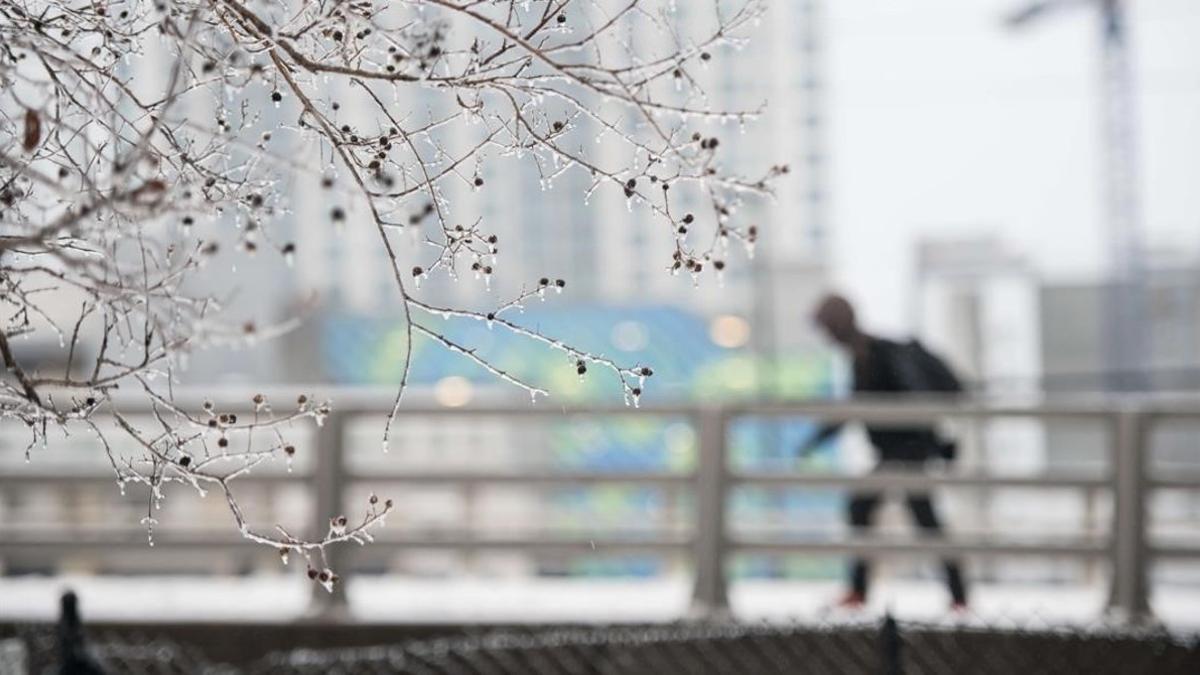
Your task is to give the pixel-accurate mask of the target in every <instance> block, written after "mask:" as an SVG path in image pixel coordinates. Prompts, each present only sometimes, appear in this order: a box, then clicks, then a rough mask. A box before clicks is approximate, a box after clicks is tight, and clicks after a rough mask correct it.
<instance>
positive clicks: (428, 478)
mask: <svg viewBox="0 0 1200 675" xmlns="http://www.w3.org/2000/svg"><path fill="white" fill-rule="evenodd" d="M348 480H350V481H355V482H364V481H372V482H379V483H467V484H478V483H506V484H524V483H528V484H540V483H550V484H558V483H567V484H569V483H638V484H662V485H667V484H672V485H673V484H689V483H691V482H692V481H694V480H695V476H694V475H692V474H690V473H665V472H649V473H611V472H603V471H596V472H580V471H571V472H567V471H564V472H561V473H560V472H544V473H528V474H519V473H506V472H497V473H483V472H480V471H477V470H476V471H471V470H463V471H436V472H435V471H422V472H419V473H418V472H413V473H377V474H364V473H352V474H351V475H350V476H348Z"/></svg>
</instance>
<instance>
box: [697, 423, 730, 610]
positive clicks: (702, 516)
mask: <svg viewBox="0 0 1200 675" xmlns="http://www.w3.org/2000/svg"><path fill="white" fill-rule="evenodd" d="M694 420H695V421H694V424H695V425H696V433H697V435H698V437H699V452H698V454H697V457H696V496H695V503H696V523H695V535H694V544H693V545H694V547H695V551H694V556H693V558H694V567H695V570H696V587H695V590H694V591H693V594H692V613H693V614H695V615H707V614H714V613H722V612H726V611H728V609H729V597H728V593H727V588H726V584H725V554H726V549H727V540H726V533H725V500H726V493H727V490H728V478H729V468H728V466H727V464H726V462H727V459H728V458H727V455H726V447H725V445H726V441H727V439H726V434H727V432H728V429H727V428H726V416H725V411H724V410H722V409H720V408H715V407H705V408H702V409H701V410H700V411H699V413H698V414H697V416H696V417H695V418H694Z"/></svg>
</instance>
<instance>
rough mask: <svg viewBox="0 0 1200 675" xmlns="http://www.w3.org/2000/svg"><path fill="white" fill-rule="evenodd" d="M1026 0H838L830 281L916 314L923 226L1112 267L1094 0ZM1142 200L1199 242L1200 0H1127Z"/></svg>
mask: <svg viewBox="0 0 1200 675" xmlns="http://www.w3.org/2000/svg"><path fill="white" fill-rule="evenodd" d="M1023 2H1024V0H901V1H896V0H836V1H835V0H830V1H829V2H826V3H825V6H826V13H827V17H826V20H827V27H828V30H827V40H828V41H827V45H828V48H829V53H828V58H829V64H828V69H827V73H828V76H829V87H830V89H829V92H828V95H829V104H830V109H829V113H830V120H831V122H830V124H831V130H830V137H829V142H830V153H831V162H832V174H831V177H830V181H831V185H830V187H831V190H832V200H833V202H832V223H833V229H834V238H833V266H834V272H833V273H834V280H835V282H836V283H838V284H839V285H840V286H842V287H843V288H846V289H847V290H848V291H849V292H850V293H851V294H852V295H854V296H855V297H858V298H860V299H861V300H863V301H864V304H865V305H866V306H865V307H864V311H865V313H866V315H867V317H868V320H869V321H870V322H871V324H872V325H873V326H875V327H877V328H882V329H885V330H895V331H904V330H908V329H909V328H910V326H908V321H909V314H908V309H907V307H908V305H907V302H908V298H909V295H910V291H911V285H910V283H909V282H910V279H911V277H912V269H913V268H912V259H911V254H912V249H913V244H914V243H915V241H916V240H917V238H919V237H921V236H924V235H932V234H942V235H949V236H953V235H968V234H971V233H976V232H978V233H986V232H992V233H997V234H999V235H1000V236H1001V237H1002V238H1003V239H1004V240H1005V241H1006V242H1008V243H1009V244H1011V245H1012V247H1013V248H1015V249H1017V250H1019V251H1021V252H1022V253H1024V254H1026V255H1028V256H1029V257H1030V259H1031V261H1032V262H1033V263H1034V264H1035V265H1036V267H1037V269H1038V270H1039V272H1040V274H1041V275H1042V276H1044V277H1046V278H1048V279H1053V280H1091V279H1095V278H1097V277H1098V275H1100V274H1101V273H1102V271H1103V267H1104V263H1105V249H1104V241H1103V239H1102V237H1101V234H1102V227H1103V225H1102V223H1103V218H1102V213H1103V212H1102V209H1101V198H1102V194H1101V192H1100V185H1101V183H1100V180H1101V177H1102V172H1101V167H1102V164H1101V157H1102V155H1101V154H1100V152H1101V146H1100V140H1101V132H1100V117H1099V107H1098V102H1099V100H1100V99H1099V72H1100V62H1099V57H1100V41H1099V39H1100V24H1099V19H1098V15H1097V11H1096V10H1095V9H1094V8H1089V7H1076V8H1070V9H1065V10H1062V11H1060V12H1058V13H1056V14H1054V15H1052V16H1047V17H1045V18H1044V19H1043V20H1041V21H1039V22H1038V23H1037V24H1036V25H1031V26H1029V27H1028V28H1026V29H1024V30H1021V31H1013V30H1009V29H1007V28H1005V27H1004V26H1003V25H1002V23H1001V17H1002V16H1003V15H1004V14H1005V12H1006V11H1007V10H1009V9H1011V8H1013V7H1016V6H1019V5H1020V4H1022V3H1023ZM1129 5H1130V7H1131V10H1132V11H1131V28H1132V39H1133V47H1134V50H1135V51H1134V58H1135V63H1136V67H1137V76H1136V80H1137V88H1138V96H1139V109H1138V112H1139V116H1140V125H1139V131H1140V150H1141V175H1142V186H1141V187H1142V196H1143V217H1144V224H1145V229H1146V232H1147V237H1148V239H1149V240H1150V241H1151V242H1152V244H1154V245H1158V246H1162V245H1169V246H1172V247H1176V248H1183V249H1186V250H1189V251H1191V252H1192V253H1193V254H1194V253H1196V252H1200V0H1129Z"/></svg>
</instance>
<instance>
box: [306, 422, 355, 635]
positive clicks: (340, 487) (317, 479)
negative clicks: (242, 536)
mask: <svg viewBox="0 0 1200 675" xmlns="http://www.w3.org/2000/svg"><path fill="white" fill-rule="evenodd" d="M345 443H346V415H345V413H341V412H338V411H337V410H336V409H334V410H333V411H332V412H331V413H330V414H329V415H328V416H327V417H326V418H325V423H324V424H323V425H322V426H321V427H320V428H319V429H318V430H317V447H316V454H317V462H316V466H315V467H314V468H313V472H314V473H313V484H314V488H315V490H314V492H315V493H316V504H315V505H314V506H315V508H314V510H313V520H312V531H311V536H312V537H316V538H320V537H323V536H325V533H326V532H327V531H328V530H329V519H330V518H333V517H335V516H338V515H341V514H342V513H343V511H344V510H345V508H346V499H345V488H346V480H345V479H346V464H345V452H344V446H345ZM346 546H347V545H346V544H340V545H335V546H330V547H328V548H327V549H326V550H325V560H326V561H327V564H328V565H329V568H330V569H332V570H334V571H335V572H337V574H338V576H340V577H341V579H340V581H339V582H338V584H337V585H335V586H334V587H333V591H332V592H330V591H326V590H325V589H324V587H322V586H321V585H320V584H317V583H314V584H313V590H312V600H311V602H310V603H309V610H308V616H309V617H310V618H313V619H321V620H328V619H341V618H345V617H346V616H347V614H348V608H349V605H348V603H347V601H346V582H347V581H348V580H349V578H350V569H349V568H348V567H347V566H346V562H347V559H346V556H345V555H344V552H345V549H346Z"/></svg>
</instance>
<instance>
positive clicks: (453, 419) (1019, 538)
mask: <svg viewBox="0 0 1200 675" xmlns="http://www.w3.org/2000/svg"><path fill="white" fill-rule="evenodd" d="M241 398H244V397H241ZM241 398H235V397H228V400H224V401H222V400H220V398H219V397H218V400H217V404H218V406H224V407H222V408H221V409H230V410H232V409H235V407H236V406H238V405H244V404H245V402H244V401H241ZM332 398H333V400H334V408H333V413H332V414H331V415H330V416H329V417H328V419H327V420H326V422H325V424H324V425H323V426H322V427H321V428H320V429H319V430H318V432H317V434H316V438H315V447H314V453H313V454H314V455H315V465H314V466H313V467H312V469H311V470H310V471H306V472H300V473H297V474H282V473H279V474H269V473H259V474H255V475H253V476H250V477H248V478H249V479H250V480H252V481H261V482H264V483H274V484H278V483H284V484H301V485H302V484H308V485H309V488H310V489H311V491H312V493H313V494H314V495H315V508H314V509H313V510H312V514H313V515H312V524H311V528H312V531H313V532H318V533H320V532H324V531H325V529H326V527H327V525H328V520H329V517H330V515H331V514H338V513H342V512H344V510H345V509H346V508H347V497H348V494H349V491H350V490H351V488H352V486H356V485H363V484H366V485H370V484H371V483H372V481H376V482H387V483H389V484H390V483H401V484H405V485H409V486H414V485H415V486H429V485H464V486H491V485H511V486H566V485H601V484H603V485H642V486H659V487H664V488H670V489H674V490H688V491H690V492H691V493H692V495H693V499H692V500H691V502H690V503H691V504H693V505H694V514H693V515H692V517H691V519H690V522H691V527H690V529H689V530H688V531H687V532H678V531H671V532H660V533H646V532H641V531H638V532H635V533H633V534H629V533H616V534H600V533H595V532H587V531H576V532H571V533H567V534H566V535H562V534H561V533H559V534H553V535H551V534H548V533H546V532H533V533H529V534H521V535H518V536H513V535H503V534H501V535H499V536H492V535H493V534H494V533H488V532H472V531H459V532H448V531H436V532H421V531H411V530H403V529H401V530H400V531H392V532H389V531H388V530H387V529H386V528H385V529H384V530H382V531H380V533H379V536H378V538H377V541H376V542H375V543H373V544H372V545H371V546H372V547H373V548H374V549H378V550H382V551H392V552H395V551H402V550H406V549H407V550H411V549H451V550H464V551H476V550H514V551H522V552H550V551H562V552H584V553H586V552H589V551H593V552H594V551H602V552H612V553H616V552H626V551H631V552H650V551H659V552H663V551H667V552H675V553H677V554H680V555H683V556H685V557H687V558H690V561H691V567H692V569H693V570H694V575H695V586H694V589H695V590H694V596H693V600H694V603H695V606H696V608H697V610H698V611H708V612H720V611H723V610H725V609H727V607H728V593H727V571H728V567H729V563H730V561H731V559H732V557H733V556H735V555H737V554H742V553H761V552H767V553H788V554H812V555H821V556H830V555H843V554H853V555H856V556H867V557H891V556H937V557H940V556H944V555H966V556H972V557H978V558H983V559H987V558H993V557H1001V556H1003V557H1008V556H1018V555H1028V556H1052V557H1056V558H1063V557H1070V558H1080V559H1087V560H1093V561H1097V560H1098V561H1107V562H1108V563H1109V566H1110V569H1111V580H1112V592H1111V596H1110V602H1109V604H1110V606H1111V608H1113V609H1115V610H1119V611H1120V612H1122V613H1123V614H1124V615H1125V616H1128V617H1130V618H1138V617H1144V616H1146V615H1148V613H1149V611H1150V608H1149V602H1148V596H1149V589H1148V576H1149V574H1148V573H1149V568H1150V566H1151V564H1152V563H1153V562H1154V561H1156V560H1162V559H1184V558H1197V559H1200V547H1189V546H1180V545H1168V544H1162V543H1158V542H1155V541H1152V539H1151V537H1150V536H1149V534H1148V504H1149V501H1150V496H1151V494H1152V492H1153V491H1154V490H1158V489H1164V488H1169V489H1200V472H1194V473H1192V474H1183V473H1180V472H1178V471H1173V472H1171V473H1170V474H1169V475H1158V474H1156V473H1154V472H1153V471H1151V467H1150V463H1149V443H1148V436H1149V434H1150V432H1151V430H1152V429H1153V428H1154V426H1155V425H1157V424H1159V423H1160V422H1162V421H1163V420H1169V419H1175V420H1178V419H1184V420H1193V421H1200V404H1198V403H1193V402H1169V401H1162V400H1156V399H1150V398H1139V397H1118V398H1105V399H1098V400H1094V401H1082V402H1046V401H1041V402H1035V403H1029V404H1004V403H994V402H986V401H976V400H899V399H892V400H885V399H876V400H857V401H852V402H812V403H786V404H785V403H778V404H775V403H773V404H731V405H682V406H644V407H643V408H640V409H637V410H634V409H631V408H628V407H623V406H622V407H602V406H587V407H570V406H568V407H562V406H551V405H549V404H547V403H544V402H543V403H539V404H537V405H529V404H517V405H512V404H505V405H478V406H469V407H459V408H454V407H443V406H437V405H432V404H426V403H422V402H420V401H417V402H415V403H413V404H411V405H406V406H405V407H403V408H402V409H401V411H400V418H399V420H398V421H397V424H398V425H401V426H403V425H404V424H405V422H406V421H414V420H420V421H421V422H422V423H423V424H430V423H436V424H438V425H464V424H472V423H473V422H474V421H476V420H479V419H500V420H503V421H505V422H514V421H519V422H521V423H533V424H551V423H554V422H563V421H571V420H587V419H605V418H610V419H611V418H628V417H630V416H635V417H639V418H642V417H644V418H661V419H671V420H681V421H686V423H687V424H688V425H690V427H691V429H692V431H693V436H694V438H695V439H697V440H696V446H697V452H696V458H695V461H694V463H692V465H691V466H690V467H689V468H687V469H685V470H679V471H665V470H664V471H658V470H646V471H643V470H637V471H624V472H623V471H617V470H595V469H568V470H554V469H542V468H528V467H514V468H504V469H496V468H486V467H485V468H479V467H477V466H464V467H455V468H450V469H447V468H440V467H439V468H436V469H435V470H421V469H417V470H411V466H410V465H405V466H406V467H408V468H409V469H410V470H408V471H398V472H391V471H389V472H388V473H386V474H377V473H374V472H371V471H363V470H361V468H360V469H355V468H354V466H353V462H350V461H348V454H349V453H348V450H347V448H348V446H349V445H350V440H349V437H348V436H349V435H348V428H349V425H350V424H351V423H352V422H353V421H354V420H355V419H358V418H367V417H371V416H381V415H383V414H386V411H387V410H388V408H389V407H390V400H389V399H388V397H387V396H385V395H380V394H379V393H378V392H363V391H355V390H348V391H340V392H334V393H333V396H332ZM180 399H181V401H182V402H183V404H184V405H187V404H188V402H189V401H188V399H187V395H182V396H181V397H180ZM192 403H195V404H196V406H197V407H199V405H200V398H199V397H197V400H196V401H193V402H192ZM129 405H130V406H134V405H136V404H135V403H134V402H133V401H132V400H131V402H130V404H129ZM123 410H125V411H127V412H136V409H135V408H131V407H126V408H123ZM785 418H804V419H810V420H818V421H846V420H854V421H862V422H867V423H925V422H931V421H940V420H953V419H959V420H968V421H987V420H997V419H1033V420H1040V421H1043V422H1046V421H1054V420H1075V421H1088V422H1090V423H1095V424H1099V425H1103V427H1104V428H1105V429H1106V430H1107V433H1106V436H1107V438H1108V447H1107V448H1106V451H1107V453H1108V461H1107V462H1104V463H1103V466H1104V467H1106V468H1105V469H1104V470H1103V471H1090V472H1081V471H1072V472H1066V471H1062V470H1054V471H1047V472H1042V473H1038V474H1033V475H1019V476H1015V475H1008V474H999V475H998V474H993V473H987V472H985V471H982V470H980V469H967V468H961V469H960V468H957V467H956V466H955V465H953V464H952V465H949V466H948V467H944V468H942V469H938V470H930V471H895V470H892V471H888V470H880V471H876V472H872V473H868V474H862V475H847V474H842V473H832V472H823V473H814V472H809V471H805V472H767V471H762V470H743V469H739V468H736V467H734V466H732V465H731V461H730V460H731V451H730V447H731V439H730V435H731V434H730V432H731V428H732V425H733V424H735V423H737V422H739V421H741V420H746V419H785ZM34 467H35V468H33V469H28V468H24V469H23V470H21V471H10V470H9V469H6V468H2V467H0V491H3V489H4V488H5V487H6V486H12V485H14V484H20V483H23V482H24V483H27V482H29V481H33V482H37V483H45V484H46V485H47V486H48V487H50V488H54V487H64V486H70V485H73V484H75V483H80V482H95V481H103V480H111V479H112V477H111V476H105V475H104V474H102V473H99V472H97V473H61V472H57V473H56V472H42V473H38V471H37V470H36V464H35V465H34ZM747 485H748V486H777V487H778V486H788V487H793V488H813V489H829V488H840V489H845V490H847V491H851V492H855V491H879V490H882V489H905V490H917V491H927V490H931V489H934V488H938V487H947V486H958V487H971V488H980V489H991V488H1014V487H1032V488H1065V489H1079V490H1086V491H1091V492H1107V493H1109V494H1111V496H1112V502H1113V505H1114V507H1113V508H1114V511H1113V514H1114V515H1113V521H1112V525H1111V527H1110V528H1108V532H1107V534H1106V535H1105V534H1099V535H1097V534H1095V533H1085V534H1083V535H1081V536H1079V537H1074V538H1071V537H1062V536H1054V537H1041V538H1036V537H1029V536H1025V535H1023V534H1022V532H1021V530H1020V526H1019V524H1017V526H1016V527H1014V528H1012V529H1011V530H1010V531H1005V532H1003V533H992V532H988V533H985V534H983V535H973V536H969V535H962V534H960V535H955V534H953V533H951V534H947V535H945V536H942V537H938V538H929V537H920V538H909V539H896V538H894V537H877V536H876V537H868V536H851V537H830V538H794V537H790V538H783V537H776V536H763V535H748V534H739V533H737V532H735V531H733V530H732V528H731V527H730V524H729V522H728V512H729V506H730V501H731V494H732V492H733V491H734V490H736V489H737V488H738V487H739V486H747ZM168 508H169V507H168ZM5 529H8V530H9V531H7V532H5V533H3V535H2V536H0V558H5V557H21V556H26V557H27V556H30V555H33V554H41V555H44V556H61V555H68V554H71V553H77V552H81V551H82V552H91V551H96V550H113V549H116V548H119V547H125V546H130V545H137V544H143V545H144V542H145V534H144V532H143V533H139V532H137V531H135V530H133V529H129V530H123V531H120V532H114V531H103V532H95V531H93V532H89V531H88V530H87V529H85V528H79V529H75V530H58V529H50V530H46V531H28V530H21V531H13V530H11V529H9V528H5ZM249 546H253V545H252V544H249V543H248V542H245V541H244V540H241V539H238V538H237V537H236V534H231V535H229V536H225V535H218V534H199V533H188V532H172V531H170V528H165V527H164V528H162V529H161V530H160V531H159V532H157V533H156V536H155V551H156V552H158V551H163V550H168V551H170V550H193V551H195V550H209V551H223V550H243V549H244V548H245V547H249ZM353 548H356V547H345V546H343V547H333V548H331V549H330V550H329V552H328V554H329V555H330V556H331V557H332V560H331V561H330V562H331V566H333V567H335V568H336V569H341V570H345V571H346V572H347V574H349V573H350V572H351V570H352V569H353V565H343V564H340V563H343V562H348V561H347V560H346V559H345V558H343V556H346V555H348V554H349V555H354V554H355V551H354V550H352V549H353ZM344 587H345V585H344V584H343V585H341V586H340V588H341V589H344ZM344 602H345V596H344V590H342V591H338V592H335V593H333V594H326V593H325V592H324V591H323V590H322V591H319V592H318V593H315V594H314V611H316V612H321V611H336V610H337V609H338V607H339V605H341V604H343V603H344Z"/></svg>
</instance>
